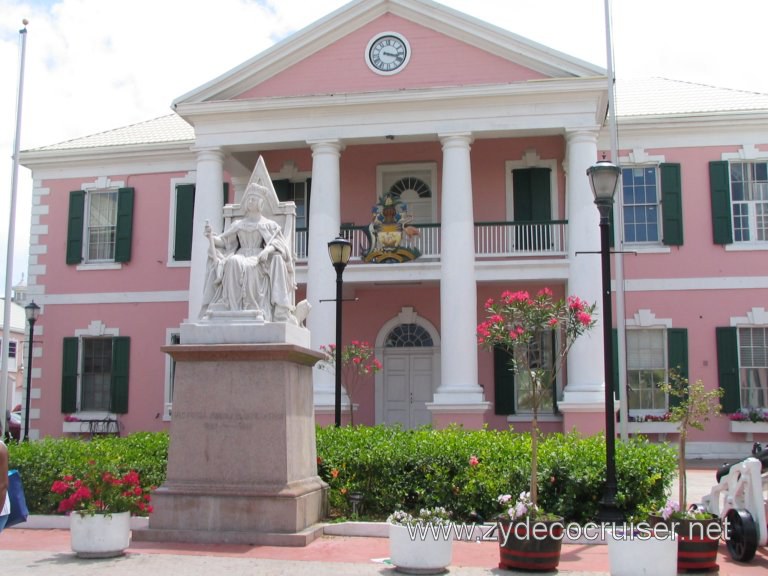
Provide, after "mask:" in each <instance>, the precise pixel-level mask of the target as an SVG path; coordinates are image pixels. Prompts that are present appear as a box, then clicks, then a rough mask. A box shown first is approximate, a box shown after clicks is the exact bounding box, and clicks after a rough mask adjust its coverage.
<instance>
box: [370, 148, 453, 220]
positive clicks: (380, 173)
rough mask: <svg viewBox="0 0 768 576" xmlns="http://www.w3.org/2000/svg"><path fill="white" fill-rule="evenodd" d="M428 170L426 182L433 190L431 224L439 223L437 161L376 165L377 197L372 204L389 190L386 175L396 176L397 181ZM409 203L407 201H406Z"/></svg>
mask: <svg viewBox="0 0 768 576" xmlns="http://www.w3.org/2000/svg"><path fill="white" fill-rule="evenodd" d="M425 171H426V172H428V173H429V179H430V181H429V182H426V184H427V185H428V186H429V188H430V190H431V191H432V197H431V198H430V200H431V210H430V218H431V222H430V223H431V224H435V223H437V222H438V221H439V220H438V216H437V195H438V191H437V163H436V162H415V163H409V164H380V165H379V166H377V167H376V197H375V198H373V199H372V200H373V201H372V203H371V206H374V205H376V204H377V203H378V201H379V199H380V198H381V196H382V194H385V193H387V192H388V191H389V189H386V190H385V188H384V177H385V176H387V177H390V176H394V179H395V181H397V180H399V179H400V178H406V177H408V176H413V174H414V173H415V172H425ZM406 203H407V202H406Z"/></svg>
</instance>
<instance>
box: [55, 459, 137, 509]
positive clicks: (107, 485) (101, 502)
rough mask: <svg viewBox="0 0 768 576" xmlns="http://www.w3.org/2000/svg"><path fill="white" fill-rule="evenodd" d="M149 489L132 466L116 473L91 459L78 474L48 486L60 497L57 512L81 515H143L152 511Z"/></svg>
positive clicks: (65, 477)
mask: <svg viewBox="0 0 768 576" xmlns="http://www.w3.org/2000/svg"><path fill="white" fill-rule="evenodd" d="M150 490H151V488H148V487H145V486H142V485H141V480H140V478H139V474H138V473H137V472H135V471H134V470H131V471H130V472H127V473H126V474H123V475H119V474H115V473H113V472H110V471H103V470H98V469H97V468H96V466H95V463H93V462H91V467H90V468H89V469H88V471H87V473H86V474H85V475H84V476H83V477H82V478H74V477H73V476H69V475H67V476H64V477H63V478H62V479H61V480H56V481H55V482H54V483H53V485H52V486H51V492H53V493H54V494H58V495H59V496H60V497H61V500H60V501H59V507H58V512H60V513H69V512H78V513H80V514H83V515H93V514H110V513H119V512H130V513H131V514H133V515H136V516H146V515H147V514H149V513H150V512H152V506H150V504H149V502H150V500H151V495H150Z"/></svg>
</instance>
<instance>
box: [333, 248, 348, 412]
mask: <svg viewBox="0 0 768 576" xmlns="http://www.w3.org/2000/svg"><path fill="white" fill-rule="evenodd" d="M328 255H329V256H330V257H331V263H332V264H333V267H334V268H335V269H336V360H335V364H336V366H335V370H334V373H335V377H336V382H335V384H336V386H335V390H334V392H335V397H334V415H335V424H336V426H337V427H338V426H341V303H342V288H343V285H344V280H343V279H342V275H343V274H344V268H346V267H347V262H349V257H350V256H351V255H352V244H351V243H350V241H349V240H347V239H345V238H342V237H341V236H337V237H336V238H335V239H334V240H331V241H330V242H328Z"/></svg>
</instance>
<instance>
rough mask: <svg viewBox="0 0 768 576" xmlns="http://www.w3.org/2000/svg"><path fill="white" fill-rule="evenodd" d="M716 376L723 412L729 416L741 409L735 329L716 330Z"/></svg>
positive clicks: (737, 342)
mask: <svg viewBox="0 0 768 576" xmlns="http://www.w3.org/2000/svg"><path fill="white" fill-rule="evenodd" d="M715 336H716V338H717V376H718V383H719V385H720V388H722V389H723V390H725V393H724V395H723V397H722V399H721V400H720V404H721V405H722V407H723V412H725V413H726V414H730V413H732V412H738V411H739V409H740V408H741V398H740V394H739V341H738V332H737V328H731V327H727V328H716V329H715Z"/></svg>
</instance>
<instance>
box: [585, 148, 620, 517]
mask: <svg viewBox="0 0 768 576" xmlns="http://www.w3.org/2000/svg"><path fill="white" fill-rule="evenodd" d="M620 175H621V169H620V168H619V167H618V166H616V165H615V164H613V163H611V162H608V161H607V160H600V161H599V162H597V163H596V164H593V165H592V166H590V167H589V168H588V169H587V176H588V177H589V185H590V186H591V187H592V193H593V194H594V195H595V204H596V205H597V209H598V210H599V211H600V258H601V263H602V289H603V355H604V356H605V362H604V365H605V373H604V380H605V488H604V489H603V497H602V499H601V500H600V510H599V512H598V514H597V519H598V520H599V521H600V522H621V521H623V517H622V514H621V513H620V512H619V510H618V507H617V506H616V432H615V419H616V415H615V413H614V408H613V335H612V334H611V325H612V323H613V312H612V308H611V248H610V238H609V234H610V218H611V211H612V210H613V196H614V194H615V193H616V186H617V184H618V182H619V176H620Z"/></svg>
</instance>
